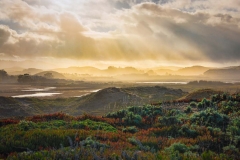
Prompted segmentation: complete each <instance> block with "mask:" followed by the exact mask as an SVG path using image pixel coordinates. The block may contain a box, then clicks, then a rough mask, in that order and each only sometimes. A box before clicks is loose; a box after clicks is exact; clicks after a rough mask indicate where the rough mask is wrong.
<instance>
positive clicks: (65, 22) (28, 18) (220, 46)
mask: <svg viewBox="0 0 240 160" xmlns="http://www.w3.org/2000/svg"><path fill="white" fill-rule="evenodd" d="M0 6H1V7H0V60H8V61H10V62H12V61H24V60H31V61H34V62H36V63H37V62H44V63H48V64H50V65H51V64H52V66H54V67H67V66H86V65H87V66H95V67H104V66H108V65H113V66H135V67H140V68H144V67H157V66H191V65H205V66H218V67H219V66H227V65H239V62H240V1H239V0H227V1H226V0H218V1H216V0H71V1H69V0H0ZM13 65H14V64H13ZM32 67H34V66H32Z"/></svg>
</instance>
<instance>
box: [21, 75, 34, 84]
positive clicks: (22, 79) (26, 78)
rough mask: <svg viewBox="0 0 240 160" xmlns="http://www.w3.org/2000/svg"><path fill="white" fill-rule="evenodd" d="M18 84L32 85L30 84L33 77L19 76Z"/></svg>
mask: <svg viewBox="0 0 240 160" xmlns="http://www.w3.org/2000/svg"><path fill="white" fill-rule="evenodd" d="M18 82H19V83H30V82H32V77H31V76H30V75H29V74H24V75H19V76H18Z"/></svg>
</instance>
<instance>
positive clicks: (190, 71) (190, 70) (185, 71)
mask: <svg viewBox="0 0 240 160" xmlns="http://www.w3.org/2000/svg"><path fill="white" fill-rule="evenodd" d="M209 69H210V68H209V67H203V66H192V67H185V68H181V69H179V70H178V71H176V72H175V74H177V75H201V74H203V73H204V72H206V71H207V70H209Z"/></svg>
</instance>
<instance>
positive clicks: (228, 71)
mask: <svg viewBox="0 0 240 160" xmlns="http://www.w3.org/2000/svg"><path fill="white" fill-rule="evenodd" d="M204 75H205V76H212V77H219V78H224V79H239V78H240V66H233V67H227V68H221V69H210V70H208V71H206V72H205V73H204Z"/></svg>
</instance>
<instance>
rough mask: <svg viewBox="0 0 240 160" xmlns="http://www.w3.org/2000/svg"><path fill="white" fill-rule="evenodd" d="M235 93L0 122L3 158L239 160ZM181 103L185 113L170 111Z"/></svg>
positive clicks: (239, 129) (238, 96)
mask: <svg viewBox="0 0 240 160" xmlns="http://www.w3.org/2000/svg"><path fill="white" fill-rule="evenodd" d="M239 102H240V94H228V93H222V94H220V93H219V94H214V95H212V96H211V97H210V98H209V99H206V98H203V99H201V100H198V101H192V102H183V101H178V102H177V101H175V102H170V101H169V103H167V102H165V103H159V104H155V105H143V106H128V107H126V108H124V109H120V110H117V111H114V112H109V113H107V114H105V115H102V116H93V115H88V114H83V115H81V116H70V115H68V114H65V113H61V112H59V113H53V114H44V115H35V116H30V117H24V118H22V119H16V118H8V119H2V120H1V121H0V126H1V127H0V154H1V158H6V159H112V160H115V159H116V160H117V159H126V160H128V159H129V160H130V159H164V160H165V159H189V160H190V159H191V160H192V159H196V160H198V159H238V158H239V156H240V152H239V148H240V118H239V115H240V111H239V107H240V104H239ZM173 103H177V104H174V105H175V106H177V105H178V104H180V103H185V104H186V106H185V107H184V109H178V108H172V107H171V105H173Z"/></svg>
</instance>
